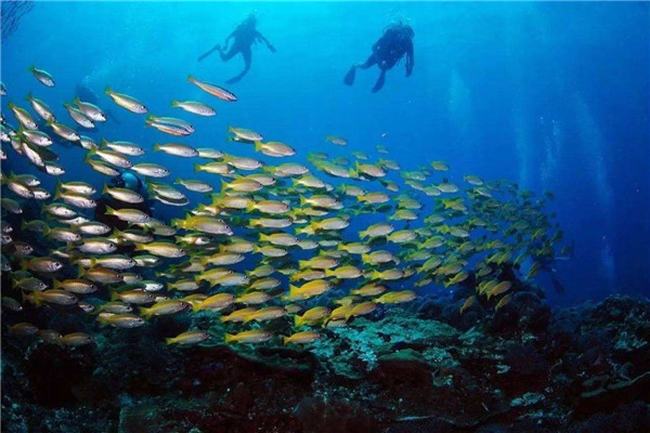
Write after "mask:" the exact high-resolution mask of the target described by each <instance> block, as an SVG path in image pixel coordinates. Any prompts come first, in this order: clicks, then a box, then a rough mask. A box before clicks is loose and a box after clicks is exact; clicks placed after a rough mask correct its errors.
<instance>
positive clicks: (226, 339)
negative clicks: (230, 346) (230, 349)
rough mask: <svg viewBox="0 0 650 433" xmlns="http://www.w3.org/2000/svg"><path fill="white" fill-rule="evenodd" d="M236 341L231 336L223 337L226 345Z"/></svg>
mask: <svg viewBox="0 0 650 433" xmlns="http://www.w3.org/2000/svg"><path fill="white" fill-rule="evenodd" d="M236 340H237V339H236V337H235V336H234V335H233V334H226V335H225V337H224V341H225V342H226V343H232V342H234V341H236Z"/></svg>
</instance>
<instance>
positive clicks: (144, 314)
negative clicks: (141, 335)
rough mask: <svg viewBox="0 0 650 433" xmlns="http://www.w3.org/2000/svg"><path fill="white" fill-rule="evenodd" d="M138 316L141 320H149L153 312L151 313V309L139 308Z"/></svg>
mask: <svg viewBox="0 0 650 433" xmlns="http://www.w3.org/2000/svg"><path fill="white" fill-rule="evenodd" d="M140 315H141V316H142V318H143V319H151V316H152V315H153V312H152V311H151V308H146V307H140Z"/></svg>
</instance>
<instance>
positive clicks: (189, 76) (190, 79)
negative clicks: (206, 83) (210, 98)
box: [187, 74, 196, 83]
mask: <svg viewBox="0 0 650 433" xmlns="http://www.w3.org/2000/svg"><path fill="white" fill-rule="evenodd" d="M187 81H189V82H190V83H194V82H196V78H194V77H193V76H192V74H190V75H188V76H187Z"/></svg>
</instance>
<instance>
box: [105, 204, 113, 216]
mask: <svg viewBox="0 0 650 433" xmlns="http://www.w3.org/2000/svg"><path fill="white" fill-rule="evenodd" d="M106 215H115V209H113V208H112V207H110V206H106Z"/></svg>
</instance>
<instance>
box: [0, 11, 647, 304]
mask: <svg viewBox="0 0 650 433" xmlns="http://www.w3.org/2000/svg"><path fill="white" fill-rule="evenodd" d="M251 11H256V13H257V15H258V19H259V25H258V28H259V30H260V31H261V32H262V33H263V34H264V35H266V36H267V37H268V39H269V40H270V41H271V42H272V43H273V44H274V45H275V47H276V48H277V49H278V52H277V53H276V54H271V53H270V52H269V51H268V50H266V48H265V47H263V46H257V47H256V48H255V50H254V54H253V67H252V70H251V72H250V73H249V75H248V76H247V77H245V78H244V79H243V80H242V81H241V82H240V83H238V84H236V85H234V86H232V90H233V91H234V92H235V93H237V95H238V96H239V99H240V100H239V102H237V103H235V104H226V103H219V102H218V101H216V100H214V99H210V98H209V97H206V95H204V94H202V93H201V92H200V91H199V90H198V89H196V88H195V87H193V86H191V85H189V84H188V83H186V81H185V79H186V77H187V75H188V74H190V73H191V74H194V75H196V76H197V77H199V78H202V79H205V80H208V81H212V82H215V83H219V82H223V81H225V79H227V78H229V77H231V76H233V75H235V74H236V73H237V72H238V71H239V69H240V68H241V66H242V65H241V60H240V59H239V58H235V59H233V60H232V61H230V62H229V63H227V64H224V63H222V62H221V61H220V59H219V58H218V57H217V56H216V55H214V56H213V57H210V58H208V59H207V60H205V61H204V62H202V63H198V62H197V61H196V58H197V57H198V56H199V55H200V54H201V53H202V52H203V51H205V50H207V49H209V48H210V47H212V46H213V45H214V44H215V43H216V42H220V41H223V39H225V37H226V36H227V35H228V34H229V33H230V31H232V29H233V28H234V27H235V26H236V25H237V24H238V23H239V22H240V21H241V20H243V19H244V18H245V17H246V16H247V15H248V13H249V12H251ZM397 19H405V20H407V21H409V22H410V24H411V25H412V26H413V28H414V29H415V70H414V73H413V76H412V77H411V78H409V79H406V78H405V77H404V71H403V65H400V66H399V67H397V68H396V69H395V70H393V71H391V72H389V74H388V76H387V80H386V86H385V88H384V90H382V91H381V92H380V93H378V94H374V95H373V94H371V93H370V88H371V87H372V85H373V83H374V80H375V79H376V76H377V71H375V70H371V71H360V72H359V73H358V76H357V82H356V84H355V86H354V87H352V88H349V87H346V86H343V85H342V77H343V74H344V73H345V72H346V70H347V68H348V67H349V66H350V64H352V63H354V62H360V61H363V60H365V58H366V56H367V55H368V53H369V50H370V47H371V45H372V43H373V42H374V41H375V40H376V39H377V38H378V37H379V36H380V34H381V33H382V31H383V29H384V28H385V26H386V25H387V24H389V23H390V22H392V21H394V20H397ZM31 64H35V65H37V66H39V67H42V68H45V69H47V70H48V71H50V72H51V73H52V74H53V75H54V76H55V78H56V80H57V86H56V87H55V88H54V89H47V88H45V87H43V86H41V85H40V84H38V83H37V82H36V81H35V80H34V79H33V77H32V76H31V74H29V73H27V72H26V69H27V67H28V66H29V65H31ZM1 71H2V81H3V82H4V84H5V85H6V86H7V88H8V89H9V95H8V96H7V97H5V98H4V99H3V101H2V108H3V113H7V110H6V103H7V102H8V101H12V100H13V101H15V102H17V103H19V105H23V106H27V103H26V102H25V101H24V96H25V95H26V94H27V92H29V91H32V92H33V93H34V94H35V95H36V96H38V97H40V98H42V99H44V100H45V101H47V102H48V103H49V104H50V105H51V106H52V107H53V108H55V111H56V112H57V114H58V117H60V118H61V119H64V122H66V123H69V124H70V123H71V121H70V120H69V118H68V117H67V115H66V114H65V112H64V109H63V107H62V105H61V102H63V101H66V100H71V99H72V98H73V96H74V95H75V87H76V86H77V85H78V84H80V83H81V84H83V85H84V86H85V87H86V88H88V89H90V90H91V91H92V92H94V93H96V94H97V95H98V98H99V101H100V104H101V105H102V106H104V107H110V108H111V111H112V113H115V118H114V119H113V122H111V123H110V124H109V125H107V126H102V127H100V128H99V130H98V131H97V133H95V135H94V136H95V137H97V138H99V137H105V138H107V139H109V140H117V139H122V140H131V141H135V142H137V143H140V144H141V145H143V146H144V147H145V148H147V149H151V147H152V146H153V144H154V143H155V142H156V141H160V140H163V139H164V138H162V137H161V134H159V133H157V132H155V131H153V130H151V129H148V128H143V126H142V122H143V119H142V117H141V116H136V115H132V114H130V113H127V112H125V111H123V110H121V109H120V108H118V107H115V106H111V103H110V102H109V101H108V99H106V98H105V96H104V95H103V90H104V88H105V87H106V86H108V85H110V86H111V87H113V88H114V89H116V90H118V91H121V92H125V93H129V94H132V95H134V96H136V97H138V98H140V99H141V100H142V101H144V102H145V103H146V104H147V106H148V107H149V108H150V111H151V112H153V113H154V114H160V115H174V114H175V115H181V112H180V111H178V110H174V109H172V108H170V101H171V100H172V99H200V100H204V101H207V102H210V103H211V104H212V105H213V106H215V107H216V108H217V110H218V112H219V114H218V116H217V117H216V118H211V119H196V118H193V123H194V124H195V126H196V128H197V133H196V134H195V135H193V136H192V138H191V139H190V140H189V141H188V142H190V143H191V144H193V145H195V146H197V147H202V146H214V147H217V148H220V149H223V150H226V151H232V152H234V153H238V154H242V153H245V152H243V151H241V148H240V147H236V146H237V145H236V144H233V143H229V142H226V141H225V139H224V137H225V131H226V129H227V127H228V126H229V125H236V126H245V127H251V128H254V129H256V130H258V131H260V132H263V133H264V135H265V136H266V137H268V138H273V139H277V140H282V141H285V142H287V143H290V144H291V145H292V146H294V147H295V148H296V149H297V150H298V151H299V153H300V154H301V155H302V157H303V158H304V157H305V156H306V154H307V152H309V151H312V150H323V149H324V148H326V149H327V150H328V151H329V152H330V153H332V154H337V153H339V154H343V153H347V152H350V151H352V150H362V151H366V152H368V153H373V152H374V148H375V145H376V144H378V143H382V144H385V145H386V146H388V147H389V149H390V151H391V154H392V156H393V157H394V158H395V159H397V160H398V161H399V162H400V163H401V164H402V166H403V167H406V168H416V167H418V166H419V165H420V164H422V163H423V162H425V161H430V160H433V159H442V160H446V161H448V162H449V163H450V165H451V166H452V169H453V171H454V173H455V176H456V177H457V178H459V177H460V176H462V174H465V173H475V174H479V175H481V176H483V177H486V178H497V177H499V178H501V177H504V178H509V179H513V180H516V181H518V182H519V183H520V184H521V185H522V186H525V187H526V188H530V189H532V190H534V191H537V192H541V191H543V190H552V191H554V192H555V193H556V196H557V199H556V202H555V209H554V210H555V211H557V213H558V217H559V220H560V222H561V224H562V225H563V227H564V228H565V229H566V232H567V238H569V239H573V240H574V241H575V251H576V253H575V257H574V258H573V259H572V260H571V261H568V262H561V263H558V271H559V272H560V274H561V275H562V277H563V279H564V280H565V282H566V285H567V286H568V288H569V290H568V292H567V293H565V294H564V295H561V296H560V297H557V298H556V299H555V300H556V301H557V302H559V303H568V302H573V301H576V300H584V299H598V298H600V297H602V296H604V295H606V294H608V293H613V292H625V293H632V294H647V293H648V292H649V289H650V276H649V275H650V272H648V269H650V176H649V169H650V162H649V161H650V84H649V83H650V5H648V4H641V3H622V4H619V3H542V4H531V3H500V4H486V3H477V4H470V3H459V4H446V3H412V4H392V3H315V4H308V3H304V4H301V3H293V4H289V3H260V4H256V3H245V4H234V3H223V4H220V3H185V4H180V3H139V4H132V3H39V4H36V5H35V8H34V10H33V11H32V12H31V13H29V14H28V15H27V16H26V17H25V18H24V19H23V21H22V22H21V24H20V27H19V28H18V30H17V31H16V32H15V33H14V34H12V35H11V36H10V37H9V38H8V39H7V40H3V41H2V68H1ZM7 117H9V118H11V116H7ZM185 117H186V116H185ZM116 122H119V124H116ZM328 134H339V135H342V136H345V137H347V138H348V139H349V142H350V145H349V146H348V147H347V148H344V149H338V148H333V146H331V145H330V146H327V145H326V143H325V142H324V141H323V137H324V136H325V135H328ZM61 153H62V156H63V160H62V162H63V164H64V165H65V166H66V167H67V168H68V173H67V174H66V176H65V179H80V178H84V177H87V178H88V177H91V176H92V177H94V178H97V179H98V181H99V178H98V176H97V175H96V174H95V173H94V172H92V171H90V169H89V168H88V167H86V166H85V165H83V164H82V163H81V158H82V152H80V151H79V150H78V149H74V150H61ZM155 155H156V156H155V158H157V159H159V160H160V162H161V163H162V164H166V165H168V166H170V167H174V173H175V175H179V176H184V177H197V176H196V175H195V174H193V172H192V167H191V164H190V163H189V162H188V163H186V162H185V161H181V162H182V164H180V163H179V160H178V159H176V158H173V157H167V156H164V155H161V154H159V153H157V154H155ZM151 160H152V156H149V157H148V161H151Z"/></svg>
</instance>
